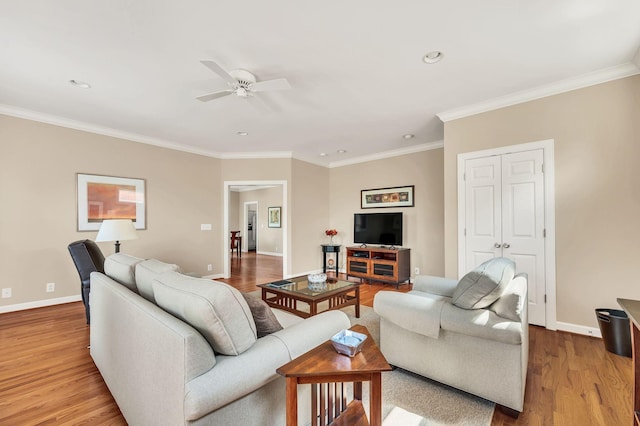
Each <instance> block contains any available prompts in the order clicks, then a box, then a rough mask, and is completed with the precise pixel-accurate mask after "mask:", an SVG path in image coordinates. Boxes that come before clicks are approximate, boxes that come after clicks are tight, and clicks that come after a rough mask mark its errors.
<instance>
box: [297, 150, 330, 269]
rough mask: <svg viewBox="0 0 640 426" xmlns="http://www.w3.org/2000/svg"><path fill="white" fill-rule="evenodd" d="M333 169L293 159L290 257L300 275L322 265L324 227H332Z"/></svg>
mask: <svg viewBox="0 0 640 426" xmlns="http://www.w3.org/2000/svg"><path fill="white" fill-rule="evenodd" d="M329 175H330V170H329V169H327V168H325V167H319V166H316V165H313V164H310V163H306V162H304V161H299V160H294V161H293V167H292V181H293V183H292V187H291V200H292V205H291V228H290V229H291V243H292V247H294V248H295V250H291V251H290V252H291V259H292V261H293V263H294V265H295V269H294V271H296V273H297V274H305V273H309V272H313V271H317V270H319V268H321V267H322V250H321V249H320V244H323V243H325V242H326V240H325V238H326V237H325V235H324V230H325V229H327V228H329V211H330V205H331V198H330V196H329V182H330V180H329Z"/></svg>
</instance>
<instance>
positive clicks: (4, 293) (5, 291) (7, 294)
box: [2, 288, 11, 299]
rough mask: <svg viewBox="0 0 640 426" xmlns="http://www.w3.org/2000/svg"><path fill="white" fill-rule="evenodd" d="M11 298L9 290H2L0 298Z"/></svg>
mask: <svg viewBox="0 0 640 426" xmlns="http://www.w3.org/2000/svg"><path fill="white" fill-rule="evenodd" d="M9 297H11V288H3V289H2V298H3V299H6V298H9Z"/></svg>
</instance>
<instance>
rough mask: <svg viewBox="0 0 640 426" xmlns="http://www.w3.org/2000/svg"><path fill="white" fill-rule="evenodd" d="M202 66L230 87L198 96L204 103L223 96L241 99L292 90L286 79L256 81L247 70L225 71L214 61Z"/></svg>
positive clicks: (204, 63)
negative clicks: (257, 94) (256, 93)
mask: <svg viewBox="0 0 640 426" xmlns="http://www.w3.org/2000/svg"><path fill="white" fill-rule="evenodd" d="M200 62H201V63H202V65H204V66H205V67H207V68H209V69H210V70H211V71H213V72H215V73H216V74H218V75H219V76H220V77H222V78H223V79H224V81H226V82H227V84H228V85H229V88H228V89H227V90H221V91H218V92H213V93H207V94H206V95H202V96H198V97H197V98H196V99H198V100H199V101H202V102H208V101H211V100H214V99H218V98H221V97H223V96H229V95H234V94H235V95H236V96H239V97H241V98H246V97H249V96H253V95H252V93H254V92H266V91H270V90H287V89H291V85H289V82H288V81H287V79H286V78H276V79H274V80H265V81H256V77H255V76H254V75H253V74H251V73H250V72H249V71H247V70H243V69H237V70H232V71H229V72H227V71H225V70H224V69H223V68H222V67H221V66H220V65H218V64H216V63H215V62H213V61H200Z"/></svg>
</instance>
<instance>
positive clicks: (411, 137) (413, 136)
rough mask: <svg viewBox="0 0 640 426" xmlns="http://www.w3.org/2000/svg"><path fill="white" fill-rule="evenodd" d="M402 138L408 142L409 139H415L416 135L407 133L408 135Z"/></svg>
mask: <svg viewBox="0 0 640 426" xmlns="http://www.w3.org/2000/svg"><path fill="white" fill-rule="evenodd" d="M402 137H403V138H405V139H406V140H409V139H413V138H415V137H416V135H413V134H411V133H407V134H406V135H403V136H402Z"/></svg>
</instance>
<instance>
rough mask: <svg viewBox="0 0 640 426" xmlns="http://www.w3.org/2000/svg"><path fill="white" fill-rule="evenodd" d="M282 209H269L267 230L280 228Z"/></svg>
mask: <svg viewBox="0 0 640 426" xmlns="http://www.w3.org/2000/svg"><path fill="white" fill-rule="evenodd" d="M281 213H282V207H269V213H268V216H269V228H280V227H281V226H280V217H281Z"/></svg>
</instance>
